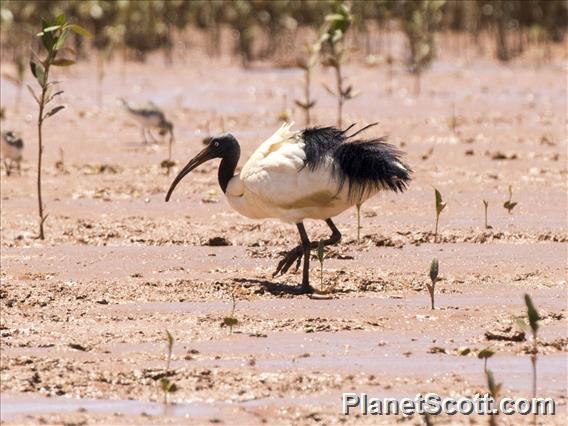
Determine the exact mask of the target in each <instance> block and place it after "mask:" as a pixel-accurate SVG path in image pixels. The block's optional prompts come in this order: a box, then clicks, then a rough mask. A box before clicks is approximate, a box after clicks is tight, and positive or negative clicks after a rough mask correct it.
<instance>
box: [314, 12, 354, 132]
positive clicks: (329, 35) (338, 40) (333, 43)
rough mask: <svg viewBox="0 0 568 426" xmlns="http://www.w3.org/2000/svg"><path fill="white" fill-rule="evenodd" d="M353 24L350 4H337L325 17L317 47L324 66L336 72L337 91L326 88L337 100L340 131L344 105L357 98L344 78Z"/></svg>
mask: <svg viewBox="0 0 568 426" xmlns="http://www.w3.org/2000/svg"><path fill="white" fill-rule="evenodd" d="M352 22H353V15H352V14H351V11H350V9H349V6H348V4H347V3H346V2H344V1H339V2H336V3H335V8H334V11H333V13H331V14H329V15H327V16H326V17H325V24H324V27H323V29H322V32H321V36H320V38H319V40H318V42H317V43H316V45H315V49H316V51H318V52H320V54H321V57H322V59H321V63H322V65H323V66H325V67H332V68H333V69H334V70H335V90H333V89H331V88H329V87H328V86H325V85H324V88H325V90H327V92H328V93H330V94H331V95H332V96H335V97H336V98H337V127H338V128H340V129H341V127H342V123H343V104H344V103H345V101H348V100H349V99H353V98H354V97H355V96H357V93H356V92H355V91H354V90H353V86H352V85H348V86H346V83H345V77H344V76H343V64H344V63H345V61H346V60H347V53H348V50H349V49H348V47H347V46H346V45H345V34H346V32H347V30H348V29H349V27H350V26H351V23H352Z"/></svg>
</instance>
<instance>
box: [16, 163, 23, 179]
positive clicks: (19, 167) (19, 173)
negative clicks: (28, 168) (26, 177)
mask: <svg viewBox="0 0 568 426" xmlns="http://www.w3.org/2000/svg"><path fill="white" fill-rule="evenodd" d="M17 165H18V176H22V160H18V162H17Z"/></svg>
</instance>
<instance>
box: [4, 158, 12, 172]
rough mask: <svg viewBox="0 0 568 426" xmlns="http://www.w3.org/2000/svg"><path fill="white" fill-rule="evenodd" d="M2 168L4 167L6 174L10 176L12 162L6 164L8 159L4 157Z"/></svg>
mask: <svg viewBox="0 0 568 426" xmlns="http://www.w3.org/2000/svg"><path fill="white" fill-rule="evenodd" d="M4 168H5V169H6V176H10V171H11V170H12V164H11V163H10V166H8V159H7V158H4Z"/></svg>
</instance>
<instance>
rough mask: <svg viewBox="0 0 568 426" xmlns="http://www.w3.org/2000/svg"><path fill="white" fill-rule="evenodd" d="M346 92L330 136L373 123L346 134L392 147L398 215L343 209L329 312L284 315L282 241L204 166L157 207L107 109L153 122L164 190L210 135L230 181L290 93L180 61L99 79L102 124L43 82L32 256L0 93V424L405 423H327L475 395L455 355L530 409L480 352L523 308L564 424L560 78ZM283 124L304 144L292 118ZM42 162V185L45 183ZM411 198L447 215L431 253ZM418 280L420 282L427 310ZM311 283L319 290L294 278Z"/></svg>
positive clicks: (298, 300)
mask: <svg viewBox="0 0 568 426" xmlns="http://www.w3.org/2000/svg"><path fill="white" fill-rule="evenodd" d="M125 70H126V71H125ZM346 74H347V75H348V76H350V77H351V79H352V81H353V83H354V84H355V86H356V88H357V89H359V90H363V93H362V95H361V96H360V97H358V98H356V99H355V100H353V101H351V102H350V103H348V104H347V106H346V118H345V122H346V123H351V122H358V123H361V124H366V123H370V122H374V121H378V122H379V123H380V125H379V126H378V127H377V128H375V129H373V130H371V131H369V134H370V135H374V136H379V135H383V134H386V135H388V136H389V139H390V141H391V142H392V143H393V144H395V145H398V146H400V147H402V148H403V149H404V150H405V151H406V152H407V153H408V157H407V158H408V162H409V163H410V164H411V165H412V167H413V168H414V170H415V174H414V181H413V182H412V184H411V186H410V189H409V190H408V192H407V193H405V194H403V195H392V194H382V195H380V196H377V197H375V198H374V199H372V200H370V201H369V202H367V203H366V204H365V205H364V207H363V217H362V225H363V229H362V238H361V240H360V241H357V240H356V218H355V212H354V211H353V210H351V211H348V212H345V213H344V214H342V215H341V216H339V217H338V218H337V220H336V223H337V224H338V227H339V228H340V230H341V231H342V233H343V241H342V243H341V245H340V246H338V247H336V248H333V249H331V250H330V251H329V252H328V260H326V261H325V264H324V271H323V286H324V287H325V289H326V290H327V291H328V292H329V294H330V296H331V299H329V300H314V299H310V298H307V297H305V296H301V297H299V296H293V295H291V294H290V293H289V292H288V291H287V290H288V289H289V286H292V285H295V284H297V283H299V281H300V280H301V277H300V276H299V274H294V273H291V274H288V275H285V276H283V277H278V278H272V272H273V271H274V269H275V267H276V264H277V262H278V259H279V258H280V256H281V255H282V254H283V253H284V252H285V250H286V249H288V248H291V247H292V246H294V245H296V244H297V240H298V237H297V235H296V231H295V229H294V227H293V226H290V225H285V224H281V223H279V222H277V221H262V222H255V221H250V220H248V219H246V218H243V217H241V216H239V215H237V214H236V213H234V212H232V211H231V210H230V209H229V207H228V205H227V204H226V202H225V201H224V199H223V196H222V193H221V192H220V190H219V188H218V185H217V182H216V164H214V163H211V164H207V165H204V166H203V167H202V168H201V169H199V170H198V171H197V172H195V173H193V174H192V175H191V177H188V178H186V180H184V181H183V183H182V184H181V185H180V186H179V187H178V189H177V190H176V192H175V193H174V196H173V199H172V201H171V202H170V203H168V204H166V203H165V202H164V195H165V191H166V190H167V188H168V186H169V183H170V182H171V179H172V176H166V174H165V172H164V170H163V169H161V168H160V161H161V160H163V159H164V158H165V156H166V147H165V145H163V144H162V145H160V144H153V145H143V144H142V143H141V138H140V131H139V128H138V127H136V125H134V124H133V123H132V122H131V121H130V120H129V119H128V117H126V115H125V114H124V112H123V111H122V110H121V108H120V106H119V104H118V102H117V98H119V97H125V98H127V99H131V100H145V99H152V100H154V101H155V102H156V103H157V104H159V105H161V106H162V107H163V108H164V110H165V111H166V113H167V115H168V117H170V118H171V119H172V120H173V122H174V123H175V131H176V136H177V143H176V145H175V147H174V159H175V160H176V161H177V163H178V167H179V166H183V165H184V164H185V162H187V161H188V160H189V159H190V157H191V156H193V155H194V154H195V153H197V152H198V151H199V150H200V149H201V147H202V139H203V138H204V137H205V136H207V135H209V134H210V133H216V132H219V131H221V130H222V127H224V129H225V130H226V131H230V132H232V133H233V134H234V135H235V136H236V137H237V138H238V139H239V141H240V142H241V146H242V148H243V157H242V158H241V164H243V163H244V161H245V160H246V158H247V157H248V155H249V154H250V153H251V152H252V150H253V149H254V147H255V146H257V145H258V144H259V143H260V142H261V141H262V140H264V139H265V138H266V137H268V136H269V135H270V134H271V133H272V132H273V131H274V130H275V129H276V128H277V127H278V125H279V124H278V115H279V114H280V112H281V111H282V110H284V109H286V108H289V107H292V105H293V99H294V98H295V97H299V96H300V93H301V84H300V82H301V78H302V75H301V73H300V72H299V71H297V70H276V69H271V68H267V67H257V68H255V69H252V70H248V71H245V70H242V69H240V68H238V67H237V66H236V65H234V64H232V63H230V62H228V61H224V62H223V61H219V62H207V61H205V62H204V61H203V60H202V59H201V60H200V61H197V60H196V61H190V62H188V63H187V64H178V65H174V66H173V67H166V66H164V65H163V64H162V63H161V61H160V60H158V59H156V60H154V61H152V62H151V63H150V64H146V65H141V64H128V65H127V67H126V68H124V67H123V66H122V65H121V64H120V63H117V64H115V65H113V66H112V67H110V68H109V69H108V70H107V76H106V78H105V81H104V96H103V103H102V106H98V105H97V102H96V98H97V92H96V87H97V85H96V79H95V76H94V71H93V67H91V66H89V65H87V64H82V65H79V66H76V67H74V68H70V69H68V70H64V71H62V72H61V74H59V75H56V76H54V77H56V78H57V79H58V80H63V81H64V83H63V88H64V90H65V94H64V95H63V97H62V100H63V102H64V103H65V104H66V105H67V106H68V109H67V110H66V111H64V112H62V113H60V114H58V115H57V116H56V117H54V118H53V119H52V120H50V121H49V122H48V123H47V124H46V126H45V134H46V137H45V139H46V142H45V145H46V161H45V181H44V191H45V202H46V205H47V212H48V213H49V218H48V220H47V223H46V232H47V239H46V240H45V241H44V242H42V241H38V240H37V239H35V238H34V236H35V234H36V208H37V201H36V197H35V169H34V164H35V163H34V162H35V159H36V153H35V150H36V136H35V127H34V124H33V118H34V117H35V111H34V105H33V104H32V103H31V102H30V99H29V96H28V94H27V93H24V94H23V99H22V105H21V109H20V112H19V114H17V113H16V112H14V108H13V105H14V98H15V93H16V91H15V88H14V86H13V85H12V84H11V83H10V82H8V81H6V80H2V84H1V90H2V106H6V107H7V119H6V120H5V121H4V122H3V123H2V128H3V129H14V130H18V131H20V132H21V133H22V134H23V136H24V141H25V144H26V150H25V162H24V164H23V173H22V175H21V176H10V177H6V176H5V175H4V173H3V174H2V189H1V196H2V213H1V220H2V229H1V232H2V245H1V249H2V270H1V278H2V284H1V289H0V290H1V308H2V310H1V314H2V315H1V325H0V332H1V348H2V352H1V390H2V400H1V407H2V409H1V413H2V415H1V418H2V423H5V424H38V423H44V424H45V423H48V424H97V423H99V424H127V423H128V424H164V423H172V424H204V423H224V424H259V423H265V424H315V423H322V424H337V423H344V424H354V423H363V424H366V423H373V424H376V423H385V424H391V423H395V422H410V423H412V424H420V423H422V422H423V421H424V419H421V418H420V417H412V418H405V417H402V416H400V415H399V416H391V417H379V418H377V417H362V416H359V415H355V414H353V415H350V416H343V415H341V414H340V410H341V393H342V392H348V391H349V392H358V393H359V392H367V393H369V394H370V395H373V396H377V397H403V396H411V397H414V396H415V395H416V393H418V392H422V393H426V392H437V393H439V394H440V395H442V396H444V397H446V396H469V395H473V394H475V393H476V392H483V393H484V392H486V388H487V384H486V380H485V376H484V373H483V362H482V361H481V360H479V359H478V358H477V353H478V351H479V350H480V349H483V348H485V347H487V346H491V347H492V348H494V349H495V350H496V355H495V356H494V357H493V358H491V359H490V360H489V368H490V369H491V370H492V371H493V372H494V375H495V377H496V379H497V381H498V382H500V383H503V391H502V394H503V395H504V396H511V397H530V396H531V363H530V359H529V355H528V352H529V350H530V341H529V340H528V338H527V339H525V340H523V338H522V335H521V338H520V339H519V340H520V341H509V340H499V341H498V340H488V338H487V333H493V334H497V335H500V336H504V338H506V339H507V338H511V337H513V336H515V335H517V336H519V335H518V330H517V324H516V323H517V319H518V318H519V317H522V316H523V315H525V312H526V310H525V307H524V303H523V294H524V293H527V292H528V293H530V294H531V295H532V297H533V300H534V301H535V304H536V306H537V307H538V309H539V311H540V313H541V315H542V317H543V321H542V327H541V336H540V341H539V352H540V356H539V359H538V395H539V396H546V397H554V398H555V399H556V401H557V404H558V407H557V410H558V414H557V415H556V416H554V417H546V418H541V419H539V422H541V423H542V424H565V422H566V417H567V414H566V412H567V410H566V403H567V401H566V393H567V387H566V377H567V366H566V365H567V364H566V350H567V342H568V339H567V319H566V317H567V315H568V312H567V306H566V305H567V297H566V296H567V288H566V258H567V245H566V242H567V240H568V232H567V229H566V205H567V204H566V202H567V199H566V197H567V195H566V194H567V192H566V190H567V184H566V177H567V158H566V147H567V145H566V143H567V141H566V133H565V130H564V129H565V118H566V80H565V76H566V68H565V66H564V65H563V64H562V63H561V62H560V61H558V62H557V63H552V64H548V65H543V66H541V67H536V66H534V65H533V64H526V63H523V62H519V63H516V64H513V65H511V66H508V67H504V66H501V65H497V64H495V63H493V62H488V61H482V60H479V61H474V62H463V61H462V62H456V61H453V62H452V61H440V62H437V63H436V64H435V65H434V67H433V69H432V70H431V71H429V72H428V73H427V74H426V75H425V76H424V80H423V92H422V94H421V96H420V97H418V98H416V97H414V96H413V95H412V94H411V88H412V84H413V83H412V80H411V79H410V78H409V77H408V76H407V75H406V74H404V73H397V74H396V78H395V80H394V81H393V87H394V90H393V94H392V95H389V94H388V93H387V91H386V83H385V82H386V73H385V72H384V70H383V69H381V68H367V67H363V66H350V67H348V68H347V70H346ZM331 78H332V74H331V73H328V72H325V71H324V72H320V73H318V75H317V76H316V78H315V80H316V81H317V82H318V83H317V84H316V85H315V87H314V90H315V94H316V98H317V100H318V104H317V108H316V111H315V115H316V120H315V122H316V123H318V124H331V123H333V122H334V104H333V100H332V99H330V97H329V95H327V94H326V93H325V91H324V90H323V89H322V88H321V86H320V85H319V81H331ZM452 105H455V111H456V116H455V119H456V123H457V126H456V129H455V131H453V130H452V129H451V126H450V125H449V123H450V121H451V120H452ZM293 118H294V119H295V120H296V122H297V123H298V125H302V124H303V117H302V115H301V112H300V111H293ZM60 148H61V149H62V150H63V158H64V168H65V171H62V170H61V169H59V170H58V169H57V168H56V167H55V162H56V161H58V160H59V159H60ZM509 185H512V187H513V201H516V202H517V203H518V204H517V206H516V207H515V208H514V210H513V211H512V213H511V214H508V213H507V211H506V210H505V209H504V208H503V202H504V201H505V200H507V198H508V193H507V188H508V186H509ZM433 186H435V187H437V188H439V189H440V191H441V192H442V194H443V197H444V199H445V201H446V202H447V205H448V206H447V208H446V210H444V212H443V213H442V215H441V219H440V235H439V238H438V240H437V241H435V240H434V235H433V226H434V219H435V213H434V194H433V189H432V187H433ZM484 199H485V200H487V201H488V202H489V224H490V225H491V226H492V228H491V229H484V211H483V204H482V200H484ZM307 229H308V233H309V234H310V236H311V237H312V239H317V238H320V237H322V236H324V235H325V234H326V233H327V232H328V230H327V229H326V227H325V225H324V224H321V223H315V222H308V224H307ZM220 244H221V245H220ZM433 257H437V258H438V259H439V260H440V274H441V278H442V279H441V281H440V282H439V283H438V285H437V289H436V291H437V296H436V304H437V309H436V310H434V311H431V310H430V309H429V297H428V293H427V291H426V287H425V284H426V283H427V282H428V275H427V273H428V269H429V264H430V261H431V259H432V258H433ZM311 273H312V279H313V281H314V283H315V284H317V285H318V286H319V264H318V263H317V261H314V262H312V271H311ZM233 294H234V295H235V296H236V299H237V304H236V309H235V312H234V317H236V318H237V319H238V321H239V323H238V325H237V326H235V327H234V328H233V330H232V332H231V331H230V330H229V328H228V327H226V326H223V324H222V323H223V319H224V317H226V316H229V315H230V314H231V295H233ZM166 329H167V330H169V331H170V332H171V334H172V335H173V336H174V338H175V343H174V346H173V356H172V361H171V369H170V372H169V373H168V377H169V379H170V380H171V381H172V382H175V384H176V385H177V387H178V388H179V389H178V390H177V392H175V393H173V394H171V396H170V401H171V404H170V405H169V406H164V405H163V404H162V399H163V395H162V393H161V391H160V390H159V387H158V382H159V380H160V379H161V378H163V377H164V374H165V368H166V335H165V330H166ZM432 421H433V422H435V423H436V424H449V423H464V424H470V422H474V423H486V422H487V418H486V417H474V418H471V419H470V418H468V417H463V416H461V417H460V416H457V417H448V416H441V417H438V418H434V419H432ZM499 421H500V423H503V424H518V423H522V422H527V423H528V422H530V421H532V419H531V418H530V417H529V418H526V417H518V416H517V417H513V418H510V417H505V416H500V418H499Z"/></svg>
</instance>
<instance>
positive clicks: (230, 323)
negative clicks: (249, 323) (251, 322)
mask: <svg viewBox="0 0 568 426" xmlns="http://www.w3.org/2000/svg"><path fill="white" fill-rule="evenodd" d="M238 323H239V320H238V319H236V318H233V317H225V318H223V325H224V326H227V327H233V326H235V325H237V324H238Z"/></svg>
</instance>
